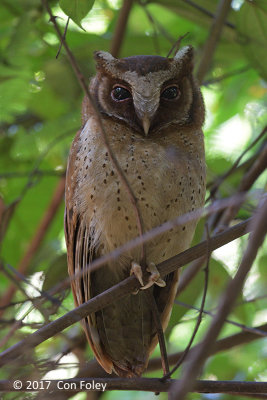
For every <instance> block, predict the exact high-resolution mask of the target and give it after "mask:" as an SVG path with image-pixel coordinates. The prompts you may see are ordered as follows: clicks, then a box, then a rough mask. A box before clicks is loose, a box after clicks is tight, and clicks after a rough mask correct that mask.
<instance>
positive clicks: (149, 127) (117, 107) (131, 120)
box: [90, 46, 204, 135]
mask: <svg viewBox="0 0 267 400" xmlns="http://www.w3.org/2000/svg"><path fill="white" fill-rule="evenodd" d="M95 60H96V63H97V65H96V66H97V75H96V76H95V77H94V78H93V79H92V81H91V85H90V90H91V93H92V94H93V95H94V97H95V100H96V102H97V105H98V108H99V110H100V112H101V113H102V114H104V115H106V116H109V117H112V118H115V119H117V120H122V121H124V122H126V123H127V124H128V125H130V126H131V127H132V128H134V129H135V130H136V131H138V132H139V133H141V134H143V135H148V134H149V135H151V134H153V133H155V132H158V131H159V130H161V129H163V128H164V127H166V126H168V125H170V124H177V125H179V126H185V125H192V126H194V127H200V126H201V125H202V124H203V120H204V105H203V100H202V96H201V93H200V90H199V88H198V85H197V84H196V81H195V80H194V78H193V75H192V70H193V49H192V47H191V46H186V47H183V48H182V49H180V50H179V51H178V52H177V53H176V55H175V56H174V58H165V57H160V56H133V57H127V58H121V59H117V58H114V57H113V56H112V55H111V54H109V53H107V52H103V51H98V52H96V53H95Z"/></svg>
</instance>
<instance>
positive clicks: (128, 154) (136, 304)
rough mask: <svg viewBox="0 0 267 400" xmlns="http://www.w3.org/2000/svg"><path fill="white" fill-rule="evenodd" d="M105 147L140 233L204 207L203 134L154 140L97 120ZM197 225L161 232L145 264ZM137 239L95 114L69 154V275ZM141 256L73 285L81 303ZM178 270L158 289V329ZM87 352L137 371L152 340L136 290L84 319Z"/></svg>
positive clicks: (173, 133) (173, 250) (174, 247)
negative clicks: (139, 222)
mask: <svg viewBox="0 0 267 400" xmlns="http://www.w3.org/2000/svg"><path fill="white" fill-rule="evenodd" d="M103 124H104V128H105V131H106V133H107V135H108V139H109V143H110V145H111V148H112V151H113V152H114V154H115V156H116V158H117V159H118V161H119V164H120V166H121V169H122V170H123V172H124V173H125V175H126V177H127V180H128V182H129V184H130V185H131V187H132V189H133V191H134V194H135V197H136V199H137V203H138V206H139V208H140V211H141V214H142V218H143V221H144V228H145V231H147V230H150V229H152V228H153V227H156V226H158V225H160V224H162V223H164V222H166V221H168V220H170V219H173V218H175V217H177V216H178V215H182V214H184V213H186V212H189V211H191V210H194V209H197V208H199V207H201V206H202V205H203V201H204V193H205V163H204V148H203V137H202V132H201V130H199V131H198V132H193V133H191V132H186V128H183V129H182V128H181V131H179V128H178V127H177V126H175V125H173V126H169V127H167V128H166V130H165V131H161V132H159V134H158V135H154V136H153V137H151V138H150V137H147V138H145V137H142V136H141V135H140V134H138V133H136V134H135V133H134V132H133V131H132V130H131V129H130V128H128V127H127V126H126V125H125V124H124V123H119V122H118V123H117V122H114V121H112V120H111V119H109V118H105V119H103ZM195 225H196V222H195V221H194V222H188V223H187V224H186V225H184V226H178V227H176V228H174V229H172V231H170V232H166V233H164V234H162V235H161V236H159V237H157V238H156V239H154V240H152V241H151V242H149V243H147V245H146V252H147V260H146V261H147V263H149V262H154V263H155V264H158V263H160V262H161V261H163V260H165V259H167V258H169V257H171V256H173V255H175V254H177V253H179V252H180V251H183V250H184V249H186V248H187V247H188V246H189V245H190V242H191V240H192V236H193V233H194V230H195ZM136 236H138V229H137V221H136V216H135V212H134V210H133V206H132V204H131V202H130V199H129V196H128V193H127V191H126V189H125V187H124V185H123V184H122V183H121V181H120V179H119V177H118V174H117V171H116V168H115V167H114V165H113V164H112V162H111V161H110V158H109V155H108V152H107V150H106V148H105V146H104V144H103V139H102V136H101V132H99V129H98V127H97V124H96V122H95V121H94V118H93V117H91V118H89V119H88V121H87V123H86V124H85V126H84V128H83V129H82V130H81V131H79V132H78V134H77V136H76V138H75V140H74V143H73V146H72V149H71V153H70V158H69V166H68V172H67V182H66V241H67V248H68V265H69V273H70V275H71V276H72V275H73V274H74V273H75V272H76V271H79V270H81V271H83V270H84V268H85V267H86V266H87V265H88V264H89V263H90V261H91V260H92V259H94V258H96V257H99V256H101V255H103V254H107V253H109V252H110V251H112V250H113V249H115V248H117V247H119V246H121V245H122V244H124V243H126V242H127V241H129V240H130V239H132V238H134V237H136ZM131 260H135V261H136V262H139V261H140V249H138V248H137V249H134V250H132V251H130V252H129V253H127V254H123V255H122V256H121V258H120V259H119V260H117V261H116V262H113V263H110V265H109V266H105V267H103V268H102V269H99V270H97V271H96V272H94V273H92V274H90V273H88V272H83V278H82V279H77V280H76V281H75V282H74V283H73V286H72V288H73V292H74V296H75V302H76V304H81V303H83V302H84V301H87V300H88V299H90V298H91V297H93V296H95V295H97V294H99V293H101V292H103V291H104V290H106V289H107V288H108V287H110V286H112V285H114V284H116V283H118V282H119V281H120V280H122V279H124V278H126V277H127V276H128V275H129V271H130V262H131ZM177 283H178V273H174V274H172V276H170V277H169V278H168V279H167V286H166V288H161V289H157V290H156V292H155V289H153V288H152V289H151V290H154V293H157V299H156V301H157V304H158V307H159V310H160V313H161V320H162V325H163V328H165V327H166V326H167V323H168V320H169V316H170V312H171V308H172V304H173V300H174V297H175V293H176V289H177ZM84 329H85V332H86V334H87V337H88V340H89V342H90V344H91V346H92V349H93V351H94V353H95V355H96V357H97V359H98V361H99V362H100V363H101V365H102V366H103V368H104V369H105V370H106V371H107V372H111V371H112V369H114V370H115V371H116V372H117V373H118V374H119V375H122V376H134V375H140V374H141V373H142V371H143V370H144V368H145V367H146V364H147V361H148V356H149V354H150V353H151V351H152V350H153V349H154V347H155V345H156V343H157V339H156V331H155V328H154V325H153V320H152V316H151V312H150V310H149V308H148V306H147V305H146V304H145V302H144V298H143V293H138V295H136V296H133V295H131V294H130V295H129V296H127V297H126V298H125V301H123V302H120V303H119V302H118V303H114V304H113V305H112V306H110V307H107V308H105V309H103V310H102V311H101V312H98V313H95V314H92V315H90V316H88V318H87V319H86V320H85V321H84Z"/></svg>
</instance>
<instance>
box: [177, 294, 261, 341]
mask: <svg viewBox="0 0 267 400" xmlns="http://www.w3.org/2000/svg"><path fill="white" fill-rule="evenodd" d="M174 302H175V304H178V305H179V306H182V307H186V308H188V309H189V310H196V311H200V308H198V307H196V306H192V305H190V304H186V303H183V302H182V301H179V300H175V301H174ZM202 312H203V314H205V315H209V316H210V317H215V315H216V313H213V312H211V311H207V310H203V311H202ZM225 322H226V323H227V324H229V325H233V326H236V327H237V328H240V329H242V331H244V332H251V333H253V334H256V335H258V336H262V337H266V336H267V334H266V332H265V331H261V330H258V329H256V328H251V327H250V326H247V325H244V324H240V323H239V322H236V321H232V320H231V319H228V318H226V319H225Z"/></svg>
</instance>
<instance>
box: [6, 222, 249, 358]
mask: <svg viewBox="0 0 267 400" xmlns="http://www.w3.org/2000/svg"><path fill="white" fill-rule="evenodd" d="M249 221H250V219H249V220H247V221H245V222H241V223H240V224H237V225H235V226H233V227H232V228H229V229H226V230H225V231H224V232H222V233H219V234H217V235H216V236H214V237H212V238H211V239H210V240H209V248H210V251H212V250H215V249H217V248H218V247H221V246H224V245H225V244H226V243H229V242H231V241H232V240H234V239H236V238H238V237H240V236H242V235H244V234H246V233H247V232H248V229H249ZM207 248H208V244H207V241H204V242H202V243H199V244H198V245H196V246H194V247H192V248H191V249H188V250H186V251H184V252H182V253H180V254H178V255H177V256H174V257H172V258H170V259H169V260H166V261H164V262H162V263H160V264H158V266H157V267H158V270H159V272H160V274H161V275H162V276H165V275H166V274H169V273H171V272H173V271H175V270H176V269H177V268H180V267H182V266H183V265H185V264H187V263H189V262H191V261H193V260H194V259H196V258H199V257H201V256H203V255H204V254H206V253H207ZM139 288H140V283H139V281H138V280H137V279H136V278H135V276H134V275H132V276H130V277H129V278H127V279H125V280H123V281H122V282H120V283H118V284H117V285H115V286H113V287H111V288H110V289H108V290H106V291H105V292H103V293H101V294H100V295H98V296H96V297H94V298H92V299H91V300H89V301H88V302H86V303H84V304H82V305H81V306H79V307H77V308H75V309H74V310H72V311H70V312H68V313H67V314H65V315H63V316H62V317H60V318H58V319H57V320H55V321H52V322H50V323H49V324H47V325H46V326H44V327H43V328H41V329H39V330H38V331H36V332H34V333H33V334H31V335H29V336H27V338H25V339H24V340H22V341H20V342H18V343H16V344H15V345H14V346H12V347H10V348H9V349H7V350H5V351H4V352H2V353H1V354H0V366H1V365H4V364H6V363H8V362H10V361H12V360H14V359H17V358H18V357H19V356H20V355H22V354H25V351H26V349H30V348H34V347H36V346H38V345H39V344H41V343H43V342H44V341H45V340H47V339H49V338H50V337H52V336H55V335H56V334H57V333H59V332H61V331H62V330H64V329H66V328H67V327H69V326H71V325H72V324H74V323H75V322H77V321H80V320H81V319H83V318H85V317H86V316H87V315H88V314H90V313H92V312H96V311H98V310H100V309H102V308H104V307H106V306H107V305H110V304H111V303H112V302H115V301H117V300H119V299H121V298H123V297H124V296H126V295H128V294H129V293H132V292H133V291H134V290H137V289H139Z"/></svg>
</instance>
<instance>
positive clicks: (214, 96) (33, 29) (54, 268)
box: [0, 0, 267, 400]
mask: <svg viewBox="0 0 267 400" xmlns="http://www.w3.org/2000/svg"><path fill="white" fill-rule="evenodd" d="M73 3H74V2H73ZM90 3H91V4H90ZM49 4H50V6H51V8H52V11H53V14H54V15H56V16H57V17H58V18H57V22H58V24H59V26H60V27H61V30H62V32H63V31H64V27H65V25H66V21H67V15H66V14H65V13H64V12H63V10H65V12H67V13H68V12H69V10H70V6H71V4H70V1H69V0H62V1H61V2H60V4H61V7H60V4H59V3H58V2H57V1H49ZM75 4H77V8H76V9H74V11H73V9H72V11H71V14H70V15H71V16H72V17H73V19H74V20H75V21H76V23H75V22H74V21H73V20H70V23H69V27H68V31H67V36H66V39H67V43H68V45H69V46H70V48H71V50H72V52H73V53H74V55H75V57H76V58H77V61H78V64H79V66H80V68H81V70H82V72H83V74H84V76H85V77H86V79H87V81H89V78H90V76H92V75H93V74H94V71H95V67H94V61H93V57H92V53H93V51H95V50H100V49H101V50H107V51H108V50H110V48H111V44H112V39H113V36H114V30H115V27H116V23H117V19H118V15H119V11H120V7H121V5H122V1H120V0H96V1H95V2H93V1H91V2H90V1H87V2H86V1H84V2H83V1H81V0H80V1H77V2H75ZM84 4H85V6H84ZM72 5H73V4H72ZM90 5H92V6H93V7H92V9H91V10H90ZM83 7H84V8H83ZM216 8H217V1H214V0H199V1H197V2H195V3H194V2H187V1H184V0H158V1H135V2H134V3H133V6H132V8H131V11H130V15H129V20H128V24H127V29H126V32H125V35H124V37H123V42H122V47H121V51H120V56H121V57H124V56H130V55H135V54H158V55H162V56H166V55H167V53H168V52H169V50H170V48H171V46H172V45H173V43H175V41H176V40H177V39H178V37H179V36H181V35H184V34H185V33H187V32H188V35H187V36H186V37H185V39H184V40H183V42H182V45H186V44H189V43H190V44H192V45H193V46H194V48H195V62H196V70H197V68H198V64H199V61H200V59H201V54H202V50H203V46H204V45H205V43H206V40H207V38H208V37H209V29H210V26H211V23H212V15H214V13H215V12H216ZM266 27H267V4H266V1H265V0H253V1H242V0H234V1H233V2H232V8H231V10H230V12H229V14H228V18H227V24H226V25H225V26H224V28H223V32H222V35H221V38H220V41H219V43H218V45H217V47H216V51H215V54H214V57H213V60H212V65H211V68H210V70H209V72H208V74H207V75H206V76H205V79H204V84H203V86H202V92H203V95H204V98H205V103H206V123H205V129H204V131H205V142H206V154H207V160H206V161H207V167H208V183H209V184H212V182H214V181H216V178H217V177H218V176H221V175H223V174H224V173H225V172H226V171H227V170H228V169H229V168H230V167H231V166H232V164H233V162H234V161H235V160H236V158H237V157H238V156H239V155H240V154H241V153H242V151H243V150H244V149H246V147H248V146H249V144H250V143H252V142H253V140H254V139H255V138H256V137H257V136H258V135H259V133H260V132H261V131H262V130H263V128H264V126H265V125H266V123H267V114H266V100H267V96H266V93H267V84H266V81H267V52H266V48H267V28H266ZM0 40H1V41H0V218H1V210H2V220H1V224H2V237H1V239H2V244H1V260H2V261H1V265H2V266H3V268H4V269H2V270H0V298H1V297H3V296H4V294H6V292H7V291H8V289H9V287H10V285H11V278H10V276H7V273H9V274H10V275H11V276H16V274H15V273H14V271H13V269H12V267H13V268H16V267H17V266H18V264H19V263H20V261H21V259H22V257H23V255H24V254H25V252H26V250H27V248H28V246H29V244H30V243H31V242H32V240H33V238H34V236H35V235H36V230H37V229H38V226H39V224H40V221H41V219H42V218H43V216H44V213H45V212H46V210H47V208H48V206H49V203H50V201H51V198H52V196H53V193H54V191H55V190H56V188H57V186H58V182H59V180H60V179H62V176H63V175H64V172H65V169H66V162H67V156H68V151H69V147H70V144H71V141H72V139H73V137H74V134H75V132H76V131H77V130H78V129H79V127H80V108H81V101H82V98H83V93H82V90H81V89H80V86H79V84H78V82H77V78H76V76H75V75H74V73H73V70H72V68H71V66H70V64H69V61H68V59H67V56H66V53H65V50H64V49H62V50H61V52H60V55H59V57H58V58H57V59H56V54H57V51H58V49H59V45H60V42H59V39H58V38H57V36H56V33H55V31H54V27H53V25H52V24H51V23H49V17H48V15H47V13H46V12H45V11H44V9H43V7H42V4H41V2H39V1H36V0H13V1H12V2H10V1H9V0H2V1H1V3H0ZM264 141H265V142H266V135H265V137H262V139H261V140H260V141H259V142H258V143H257V144H256V146H254V147H253V148H252V149H251V150H249V151H248V152H247V153H246V155H245V157H244V159H242V162H243V163H245V161H246V160H248V162H250V160H251V159H252V160H253V157H254V160H255V157H257V154H258V153H257V151H258V150H259V149H260V148H261V147H262V146H263V145H264ZM245 168H246V165H245V166H244V167H243V168H240V169H238V170H237V171H236V172H235V173H234V174H232V175H231V176H230V177H229V178H228V179H226V180H225V181H224V182H223V184H222V185H221V187H220V189H219V191H218V198H222V197H227V196H229V195H231V194H233V193H235V192H236V190H237V188H238V185H239V183H240V180H241V178H242V177H243V175H244V173H245V170H246V169H245ZM265 185H266V173H265V174H264V173H263V174H261V176H260V177H259V178H258V179H257V180H256V182H255V183H254V184H253V186H252V188H251V192H253V193H258V192H259V191H262V190H264V188H266V187H265ZM209 187H210V186H209ZM208 194H209V193H208ZM255 204H256V202H255V201H251V203H250V204H249V205H246V206H245V207H243V208H242V209H241V210H240V211H239V214H238V216H237V220H242V219H245V218H248V217H249V216H250V215H251V212H252V211H253V209H254V207H255ZM63 212H64V203H63V201H61V204H60V207H59V209H58V211H57V213H56V214H55V216H54V217H53V219H52V221H51V224H50V225H49V229H47V232H46V234H45V237H44V240H43V241H42V243H41V245H40V246H38V249H37V251H35V252H34V256H33V257H32V259H31V261H30V263H29V265H28V268H27V272H26V275H27V276H28V283H23V284H21V286H22V288H23V290H24V291H25V293H23V292H22V291H20V290H18V291H17V292H16V294H15V296H14V297H13V299H12V301H13V302H15V304H11V306H10V307H8V308H7V309H6V310H5V313H4V315H3V316H2V317H1V319H0V340H1V339H4V342H3V347H2V349H1V350H3V349H5V348H8V347H10V346H11V345H13V344H15V343H16V342H17V341H18V340H20V339H21V338H23V337H24V336H25V335H27V334H29V333H31V332H33V331H34V330H35V329H36V327H37V326H35V325H32V324H36V323H37V324H40V325H38V326H41V324H43V323H44V322H48V321H51V320H53V319H56V318H58V317H59V316H61V315H63V314H64V313H65V312H66V311H68V310H71V309H72V308H73V299H72V295H71V293H70V292H69V291H66V292H65V293H64V294H61V295H60V297H59V299H60V303H58V304H53V305H51V303H50V302H49V301H48V300H47V301H46V303H45V304H44V305H42V306H41V308H40V310H37V309H36V308H34V307H32V303H31V302H30V301H26V300H27V296H29V297H31V298H32V297H36V296H39V294H40V293H39V292H38V290H36V289H33V287H32V286H31V285H30V284H29V282H30V283H31V284H33V285H34V286H35V287H37V288H39V289H41V288H42V287H43V289H44V290H48V289H49V288H51V287H52V286H53V285H55V284H56V283H58V282H61V281H62V280H63V279H64V277H66V276H67V267H66V260H65V243H64V232H63ZM203 225H204V224H203V223H200V224H199V227H198V230H197V232H196V238H195V241H194V243H196V242H197V241H199V240H200V239H201V237H202V233H203ZM0 232H1V230H0ZM246 242H247V237H246V236H245V237H243V238H241V239H237V240H235V241H234V242H232V243H230V244H228V245H227V246H225V247H224V248H222V249H219V250H217V251H215V252H214V253H213V256H212V260H211V262H210V280H209V289H208V298H207V303H206V309H207V310H215V312H216V305H217V301H218V298H219V296H220V294H221V292H222V291H223V289H224V287H225V285H226V283H227V281H228V280H229V279H230V278H231V277H232V276H233V275H234V273H235V271H236V269H237V266H238V261H239V260H240V257H241V256H242V253H243V251H244V249H245V246H246ZM266 250H267V243H266V241H265V244H264V246H263V247H262V249H261V250H260V252H259V254H258V257H257V260H256V262H255V264H254V266H253V269H252V271H251V273H250V275H249V277H248V279H247V281H246V284H245V287H244V290H243V293H242V295H240V298H239V304H238V305H237V306H236V307H235V309H234V311H233V313H232V314H231V315H230V316H229V319H230V320H232V321H235V322H237V323H239V324H244V325H246V326H257V325H260V324H263V323H266V322H267V321H266V319H267V316H266V305H267V301H266V286H267V273H266V265H267V252H266ZM203 282H204V277H203V273H200V274H198V275H196V277H195V278H194V280H193V281H192V282H191V284H190V285H189V286H188V287H187V288H186V290H185V291H184V292H183V293H182V294H181V296H180V297H179V299H178V300H179V301H181V302H184V303H186V304H188V305H191V306H196V307H198V306H199V305H200V302H201V296H202V288H203ZM25 299H26V300H25ZM31 307H32V308H31ZM44 309H45V311H44ZM26 314H27V316H26ZM24 317H25V318H24ZM196 318H197V311H196V310H192V309H188V308H186V307H184V306H182V305H175V306H174V311H173V315H172V319H171V323H170V326H169V328H168V330H167V333H166V337H167V347H168V352H169V353H174V352H177V351H182V350H183V349H184V348H185V347H186V345H187V342H188V338H189V337H190V334H191V333H192V331H193V329H194V324H195V321H196ZM19 319H22V321H23V323H24V326H22V327H20V329H16V330H15V331H14V332H13V333H12V334H10V335H9V333H10V330H11V328H12V326H13V325H12V324H14V320H19ZM210 320H211V318H210V317H209V316H208V315H205V316H204V317H203V321H202V324H201V327H200V329H199V331H198V334H197V337H196V339H195V342H194V343H197V342H198V341H199V340H200V339H201V337H202V336H203V333H204V332H205V331H206V329H207V327H208V325H209V322H210ZM239 331H240V328H238V327H236V326H235V325H233V324H230V323H228V324H225V327H224V329H223V331H222V333H221V336H222V337H223V336H228V335H231V334H234V333H236V332H239ZM79 332H80V326H79V325H78V324H76V325H74V326H72V327H70V328H69V329H67V330H65V331H64V332H63V333H62V334H60V335H57V336H56V337H55V338H53V340H52V339H50V340H48V341H46V342H44V343H43V344H42V345H40V346H38V347H37V348H36V350H35V352H33V353H32V354H31V357H32V359H33V360H34V362H35V366H33V365H31V364H30V363H29V364H28V365H27V366H25V368H20V369H17V370H15V372H14V370H13V369H12V368H11V367H7V368H4V369H2V370H1V371H0V379H8V378H9V377H10V376H16V377H18V378H19V377H20V376H25V377H26V376H28V377H29V376H33V375H34V376H35V377H38V379H41V378H43V377H50V378H51V377H53V378H54V379H56V378H68V377H73V376H75V374H76V373H77V370H78V364H79V362H82V361H85V360H89V359H91V358H92V353H91V351H90V350H89V348H88V346H87V347H85V343H82V346H81V349H82V351H78V350H77V349H76V350H74V351H69V352H68V354H67V355H64V351H65V350H66V348H67V347H68V344H69V343H70V342H71V341H72V340H74V339H75V338H77V337H80V336H79ZM7 335H9V336H8V337H7ZM81 338H82V335H81ZM81 341H82V339H81ZM266 344H267V342H266V338H265V339H261V340H256V341H253V342H251V343H250V344H247V345H243V346H239V347H234V348H233V349H232V350H229V351H226V352H222V353H219V354H217V355H215V356H213V357H210V358H209V360H208V362H207V363H206V365H205V369H204V371H203V375H202V377H201V378H202V379H212V380H234V379H236V380H251V381H253V380H256V381H264V380H267V371H266V355H267V347H266ZM264 345H265V347H264ZM78 347H79V346H78ZM85 348H86V350H84V349H85ZM154 356H157V357H159V350H158V349H157V350H156V352H155V355H154ZM49 371H50V374H49V375H47V373H48V372H49ZM51 371H53V372H52V375H51ZM147 376H153V377H155V376H161V372H160V371H158V372H151V373H149V374H147ZM179 376H180V372H179V371H178V372H176V373H175V374H174V377H179ZM18 396H21V395H18V394H14V393H13V394H5V397H4V398H5V399H15V398H26V397H18ZM27 396H28V397H27V398H37V397H36V394H32V395H30V394H27ZM190 396H191V397H190V398H192V399H225V400H230V399H232V398H237V397H232V396H231V395H205V394H202V395H200V394H193V395H190ZM90 398H91V397H90ZM92 398H93V397H92ZM95 398H96V397H95ZM101 398H103V400H111V399H114V398H116V399H120V398H121V399H134V400H137V399H150V398H151V399H152V398H154V394H153V393H144V392H140V393H139V392H110V393H108V392H107V393H104V394H103V395H101ZM158 398H159V399H165V398H166V394H160V395H159V396H158ZM238 398H239V399H241V398H242V397H241V396H240V397H238ZM72 399H75V400H84V399H86V394H85V393H80V394H77V395H76V396H74V397H72Z"/></svg>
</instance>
